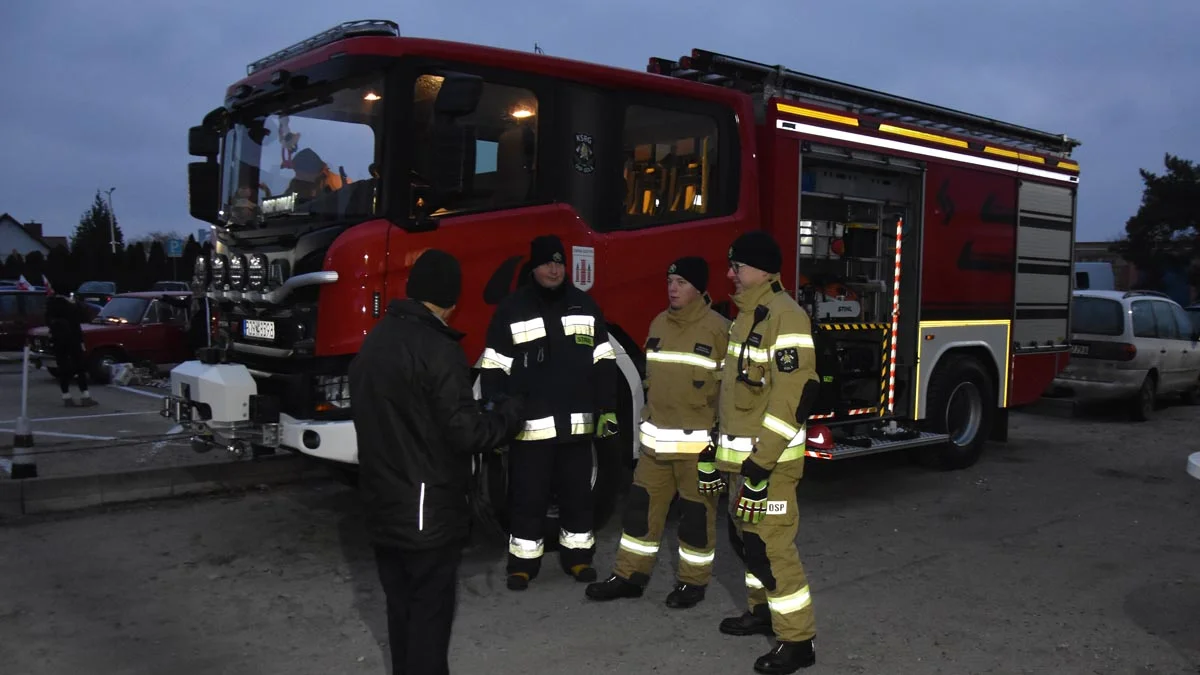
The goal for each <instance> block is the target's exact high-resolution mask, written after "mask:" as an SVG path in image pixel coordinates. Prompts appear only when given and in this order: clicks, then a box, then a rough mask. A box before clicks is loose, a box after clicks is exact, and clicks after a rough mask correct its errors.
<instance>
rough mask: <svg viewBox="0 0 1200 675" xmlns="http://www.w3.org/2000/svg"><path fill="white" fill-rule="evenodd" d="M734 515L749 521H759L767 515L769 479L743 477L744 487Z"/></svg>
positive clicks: (739, 493)
mask: <svg viewBox="0 0 1200 675" xmlns="http://www.w3.org/2000/svg"><path fill="white" fill-rule="evenodd" d="M733 515H734V517H736V518H741V519H742V521H744V522H747V523H756V524H757V523H758V522H760V521H762V519H763V516H765V515H767V480H766V479H765V478H764V479H763V480H761V481H757V482H755V481H752V480H750V479H749V478H744V477H743V478H742V488H741V490H740V491H739V492H738V501H737V507H736V508H735V509H734V512H733Z"/></svg>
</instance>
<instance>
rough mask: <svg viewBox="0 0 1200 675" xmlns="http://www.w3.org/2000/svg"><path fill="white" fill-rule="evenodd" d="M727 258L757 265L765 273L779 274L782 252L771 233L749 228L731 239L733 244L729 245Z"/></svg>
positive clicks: (731, 260) (752, 265)
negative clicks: (749, 229) (748, 230)
mask: <svg viewBox="0 0 1200 675" xmlns="http://www.w3.org/2000/svg"><path fill="white" fill-rule="evenodd" d="M729 260H730V262H739V263H744V264H746V265H749V266H751V267H757V268H758V269H760V270H762V271H764V272H766V273H767V274H779V268H780V267H781V266H782V265H783V253H782V252H780V250H779V244H776V243H775V240H774V239H773V238H771V235H769V234H767V233H766V232H763V231H762V230H751V231H750V232H746V233H744V234H742V235H741V236H740V237H738V238H737V239H735V240H734V241H733V246H730V247H729Z"/></svg>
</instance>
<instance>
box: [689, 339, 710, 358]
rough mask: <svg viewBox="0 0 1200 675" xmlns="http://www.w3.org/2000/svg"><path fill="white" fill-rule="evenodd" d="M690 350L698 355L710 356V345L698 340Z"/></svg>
mask: <svg viewBox="0 0 1200 675" xmlns="http://www.w3.org/2000/svg"><path fill="white" fill-rule="evenodd" d="M692 351H694V352H696V353H697V354H699V355H700V356H712V347H710V346H709V345H706V344H701V343H699V342H697V343H696V346H695V347H693V348H692Z"/></svg>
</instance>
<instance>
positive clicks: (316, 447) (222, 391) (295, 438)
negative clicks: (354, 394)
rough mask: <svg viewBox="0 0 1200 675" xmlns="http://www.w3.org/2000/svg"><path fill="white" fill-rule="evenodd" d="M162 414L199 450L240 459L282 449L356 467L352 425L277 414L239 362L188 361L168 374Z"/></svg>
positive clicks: (275, 403)
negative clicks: (216, 450) (220, 451)
mask: <svg viewBox="0 0 1200 675" xmlns="http://www.w3.org/2000/svg"><path fill="white" fill-rule="evenodd" d="M161 415H162V416H163V417H165V418H167V419H170V420H174V421H175V422H176V423H178V424H179V425H180V426H181V427H183V429H184V430H185V431H189V432H191V433H192V443H193V445H195V446H198V449H212V448H213V447H217V448H224V449H226V450H228V451H229V452H230V453H232V454H235V455H238V456H247V455H250V454H254V451H255V450H259V449H272V450H273V449H279V448H282V449H285V450H291V451H293V452H298V453H301V454H305V455H310V456H313V457H319V458H321V459H326V460H331V461H335V462H341V463H346V464H357V463H358V445H357V439H356V436H355V433H354V422H352V421H349V420H346V421H330V422H319V421H313V420H304V419H297V418H295V417H292V416H290V415H286V414H283V413H280V412H279V402H278V399H277V398H275V397H273V396H268V395H260V394H258V391H257V384H256V383H255V381H254V378H253V377H252V376H251V374H250V371H249V370H248V369H247V368H246V367H245V366H242V365H237V364H205V363H202V362H200V361H188V362H186V363H182V364H180V365H179V366H176V367H175V368H174V369H173V370H172V371H171V384H170V393H169V394H168V395H167V396H165V397H163V407H162V411H161Z"/></svg>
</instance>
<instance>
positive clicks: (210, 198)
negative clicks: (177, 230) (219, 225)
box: [188, 162, 221, 223]
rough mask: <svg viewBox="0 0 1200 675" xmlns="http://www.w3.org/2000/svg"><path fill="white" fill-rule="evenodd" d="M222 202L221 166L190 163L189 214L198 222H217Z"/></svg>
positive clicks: (207, 163) (211, 163) (212, 163)
mask: <svg viewBox="0 0 1200 675" xmlns="http://www.w3.org/2000/svg"><path fill="white" fill-rule="evenodd" d="M220 201H221V165H220V164H217V163H216V162H189V163H188V212H189V213H191V214H192V217H193V218H195V219H197V220H202V221H204V222H206V223H216V222H217V212H218V211H219V210H220Z"/></svg>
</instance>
